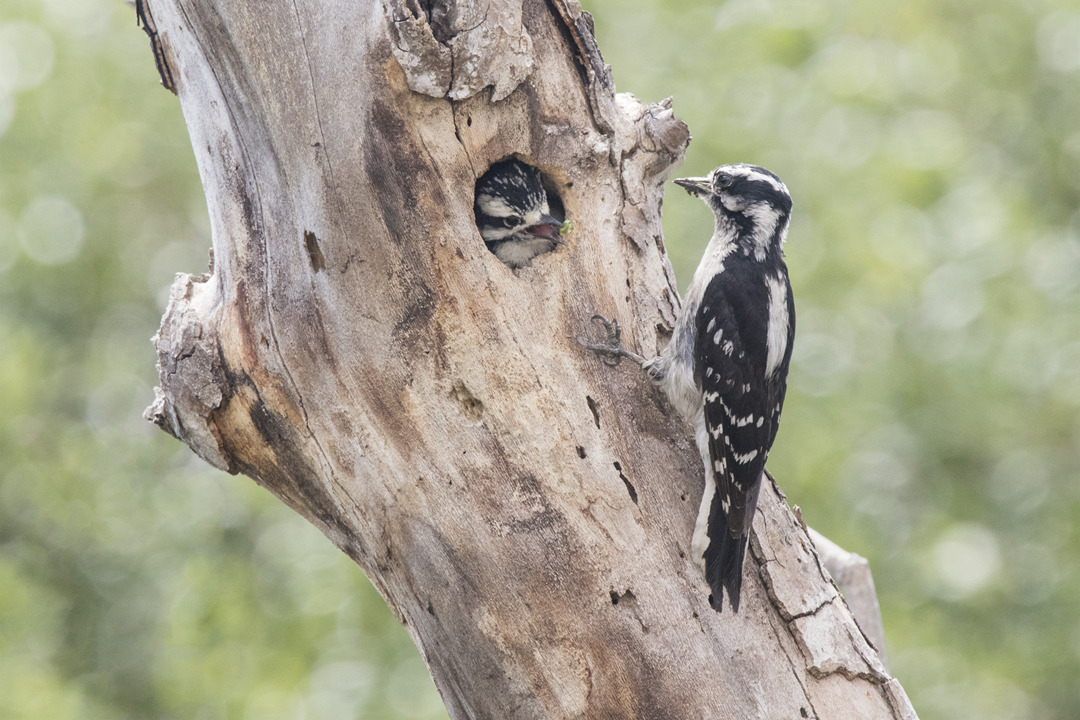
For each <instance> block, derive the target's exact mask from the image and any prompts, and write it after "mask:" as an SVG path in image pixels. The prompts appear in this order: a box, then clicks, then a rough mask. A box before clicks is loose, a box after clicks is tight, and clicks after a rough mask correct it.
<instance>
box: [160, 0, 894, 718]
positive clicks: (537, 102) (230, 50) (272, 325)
mask: <svg viewBox="0 0 1080 720" xmlns="http://www.w3.org/2000/svg"><path fill="white" fill-rule="evenodd" d="M139 10H140V14H141V17H142V18H143V19H144V21H145V23H146V27H147V31H148V33H149V34H150V36H151V41H152V44H153V47H154V49H155V56H156V58H157V61H158V67H159V70H160V71H161V73H162V77H163V80H164V82H165V83H166V85H167V86H169V87H171V88H172V89H174V91H175V92H176V93H177V94H178V95H179V97H180V101H181V104H182V107H183V111H184V116H185V118H186V120H187V125H188V128H189V130H190V133H191V139H192V145H193V146H194V150H195V154H196V156H197V159H198V164H199V170H200V173H201V175H202V180H203V185H204V188H205V191H206V195H207V200H208V204H209V208H210V217H211V224H212V228H213V245H214V258H215V263H214V267H213V269H212V272H211V273H210V274H209V275H206V276H203V277H198V278H196V277H191V276H181V277H179V278H178V280H177V282H176V284H175V285H174V286H173V291H172V298H171V301H170V304H169V309H168V311H167V313H166V315H165V317H164V319H163V321H162V326H161V330H160V332H159V335H158V337H157V346H158V350H159V354H160V371H161V389H160V390H159V393H158V398H157V401H156V402H155V405H154V406H153V407H152V408H150V410H149V411H148V414H149V416H150V417H151V418H152V419H153V420H154V421H155V422H157V423H158V424H159V425H160V426H161V427H162V428H164V429H165V430H166V431H168V432H170V433H172V434H173V435H175V436H176V437H178V438H180V439H181V440H183V441H184V442H186V443H187V444H188V445H190V446H191V448H192V449H193V450H195V452H197V453H198V454H199V455H200V456H202V457H203V458H205V459H206V460H207V461H209V462H210V463H211V464H213V465H215V466H217V467H219V468H222V469H225V470H228V471H229V472H232V473H243V474H245V475H248V476H250V477H252V478H254V479H255V480H256V481H257V482H259V483H260V484H262V485H264V486H265V487H267V488H269V489H270V490H271V491H272V492H273V493H275V494H276V495H277V496H278V497H280V498H281V499H282V500H283V501H285V502H286V503H288V504H289V505H290V506H291V507H292V508H293V509H295V510H296V511H297V512H299V513H301V514H302V515H303V516H304V517H306V518H307V519H309V520H310V521H311V522H312V523H314V524H315V525H317V526H318V527H319V528H320V529H321V530H322V531H323V532H324V533H326V535H327V536H328V537H329V538H330V539H331V540H333V542H335V543H336V544H337V545H338V546H339V547H340V548H341V549H342V550H344V551H345V552H346V553H348V554H349V556H350V557H351V558H353V560H355V561H356V563H357V564H358V565H359V566H360V567H361V568H363V570H364V572H366V573H367V575H368V576H369V577H370V578H371V580H372V582H374V584H375V586H376V587H377V588H378V589H379V590H380V592H381V593H382V594H383V596H384V597H385V598H386V601H387V602H388V603H389V605H390V607H391V608H393V610H394V611H395V612H396V613H397V615H398V617H399V618H400V619H401V622H403V623H404V624H405V625H406V627H407V628H408V629H409V632H410V633H411V634H412V637H413V639H414V640H415V642H416V644H417V646H418V647H419V648H420V651H421V652H422V653H423V656H424V658H425V660H426V661H427V663H428V666H429V667H430V669H431V673H432V675H433V676H434V679H435V683H436V685H437V686H438V688H439V690H440V692H441V693H442V696H443V698H444V700H445V702H446V706H447V708H448V709H449V712H450V715H451V717H453V718H455V719H457V718H620V719H622V718H649V719H656V718H679V719H686V718H739V719H740V720H741V719H743V718H803V717H811V718H813V717H819V718H859V719H860V720H865V719H866V718H911V717H914V713H913V712H912V710H911V707H910V705H909V703H908V702H907V699H906V697H905V696H904V693H903V690H902V689H901V688H900V686H899V684H898V683H896V681H894V680H891V679H890V678H889V677H888V676H887V674H886V673H885V671H884V670H883V668H882V667H881V665H880V663H879V662H878V660H877V658H876V656H875V654H874V651H873V649H872V648H871V647H870V646H869V644H868V643H867V642H866V641H865V639H864V637H863V635H862V633H861V632H860V631H859V629H858V628H857V626H856V625H855V623H854V622H853V620H852V617H851V615H850V613H849V611H848V609H847V606H846V605H845V603H844V602H843V600H842V599H841V598H840V596H839V595H838V593H837V591H836V589H835V587H834V586H833V585H832V583H831V582H830V581H829V580H828V579H827V576H826V574H825V573H824V572H823V571H822V570H821V568H820V565H819V562H818V560H817V558H816V556H815V554H814V550H813V546H812V544H811V543H810V541H809V540H808V539H807V535H806V533H805V530H804V528H803V527H802V526H801V524H800V523H799V522H798V521H797V520H796V519H795V518H794V516H793V515H792V514H791V513H790V512H789V511H788V509H787V506H786V504H785V502H784V497H783V495H782V494H781V493H780V492H779V491H778V490H777V489H776V488H775V486H772V485H770V486H768V487H767V488H766V490H765V492H763V493H762V498H761V503H760V510H761V511H760V512H759V514H758V518H757V521H756V523H755V536H754V539H753V545H752V558H753V559H752V560H750V561H748V563H747V565H748V568H747V570H746V573H747V575H746V581H745V583H744V587H743V604H742V610H741V612H740V613H739V614H733V613H731V612H724V613H723V614H719V613H717V612H715V611H714V610H712V609H711V608H710V606H709V603H708V600H707V597H708V588H707V586H706V584H705V582H704V579H703V577H702V573H701V571H700V570H699V569H698V568H697V567H696V566H695V565H693V564H692V563H691V562H690V561H689V560H688V559H687V557H686V555H687V548H688V545H689V542H690V536H691V531H692V527H693V522H694V516H695V512H696V509H697V504H698V499H699V498H700V495H701V492H702V484H703V481H702V471H701V467H700V460H699V456H698V454H697V452H696V451H695V449H694V447H693V441H692V439H691V434H690V432H689V430H688V428H687V426H686V425H685V424H684V423H683V421H682V420H681V419H679V418H678V417H676V416H674V414H673V413H672V412H671V410H670V408H669V407H668V405H667V404H666V402H665V400H664V398H662V397H661V396H660V394H659V393H658V392H657V391H656V390H655V389H654V388H653V387H652V386H651V385H650V384H649V383H648V382H647V380H646V379H645V377H644V376H643V374H642V373H640V372H638V371H636V369H634V368H630V367H623V368H619V369H612V368H609V367H607V366H605V365H603V364H602V363H600V362H598V361H597V359H596V358H595V357H594V356H593V355H592V354H591V353H588V352H585V351H583V350H582V349H581V348H579V347H578V345H577V344H576V342H575V341H574V339H573V338H574V336H575V335H578V334H581V333H582V332H583V329H584V328H586V327H587V325H588V322H589V318H590V316H591V315H592V314H593V313H594V312H598V313H603V314H605V315H607V316H609V317H611V316H614V317H618V318H619V319H621V320H622V322H623V325H624V327H625V328H626V335H625V338H624V341H625V343H626V345H627V346H628V347H631V348H634V349H637V350H639V351H641V352H643V353H645V354H647V355H651V354H653V353H655V352H656V351H658V350H659V349H660V348H661V347H663V345H664V343H665V342H666V339H667V333H668V332H669V331H670V328H671V326H672V324H673V322H674V319H675V317H676V314H677V313H678V304H679V300H678V293H677V291H676V287H675V282H674V278H673V276H672V272H671V268H670V265H669V264H668V262H667V259H666V256H665V253H664V246H663V240H662V237H661V229H660V201H661V197H662V187H663V185H662V184H663V181H664V180H665V179H666V178H667V177H668V175H669V174H670V173H671V172H672V170H673V169H674V167H675V166H676V165H678V164H679V162H680V161H681V160H682V157H683V151H684V149H685V147H686V144H687V142H688V140H689V134H688V131H687V128H686V126H685V125H683V124H682V123H681V122H680V121H679V120H677V119H676V118H675V117H674V115H673V114H672V111H671V108H670V103H667V102H665V103H658V104H654V105H649V106H642V105H641V104H639V103H638V102H637V100H635V99H634V98H633V97H631V96H627V95H615V94H614V88H613V86H612V81H611V76H610V74H609V70H608V68H607V67H606V66H605V65H604V63H603V60H602V58H601V57H600V53H599V52H598V50H597V48H596V44H595V41H594V39H593V34H592V27H591V18H590V17H589V16H588V15H587V14H585V13H583V12H582V11H581V9H580V7H579V6H578V4H577V2H576V0H548V1H547V2H541V1H540V0H528V1H527V2H523V1H522V0H488V1H485V0H462V1H461V2H457V3H454V2H453V1H452V0H435V2H430V1H428V2H418V1H417V0H383V1H382V2H318V3H296V2H294V3H264V2H257V3H254V2H246V1H244V0H152V2H150V3H149V4H147V3H145V2H143V0H140V3H139ZM510 155H516V156H517V157H519V158H521V159H524V160H526V161H528V162H530V163H532V164H533V165H535V166H537V167H539V168H541V169H542V171H543V172H544V174H545V177H546V178H547V181H548V182H549V184H550V185H551V189H552V190H554V191H555V192H557V194H558V195H559V196H560V198H561V200H562V203H563V205H564V206H565V209H566V214H567V216H568V217H569V219H570V220H571V221H572V222H573V225H574V228H575V229H574V231H573V233H572V234H571V235H570V236H569V238H568V239H569V244H568V247H565V248H560V249H559V250H558V251H557V252H554V253H551V254H547V255H543V256H541V257H540V258H538V259H537V260H535V261H534V262H533V266H532V267H530V268H525V269H522V270H519V271H512V270H510V269H508V268H507V267H506V266H504V265H503V264H502V263H500V262H499V261H498V259H496V258H495V256H494V255H492V254H491V253H490V252H489V251H488V250H487V248H486V247H485V245H484V243H483V242H482V241H481V238H480V236H479V235H478V233H477V228H476V224H475V219H474V217H473V211H472V205H473V188H474V184H475V182H476V179H477V177H478V176H479V175H480V174H482V173H483V172H484V171H485V170H486V169H487V168H488V167H489V165H490V164H491V163H493V162H495V161H498V160H500V159H503V158H506V157H508V156H510Z"/></svg>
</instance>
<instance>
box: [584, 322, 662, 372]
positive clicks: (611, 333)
mask: <svg viewBox="0 0 1080 720" xmlns="http://www.w3.org/2000/svg"><path fill="white" fill-rule="evenodd" d="M591 320H592V321H593V322H599V323H600V324H601V325H603V326H604V330H605V331H606V332H607V338H606V341H605V342H603V343H590V342H586V341H585V340H583V339H582V338H578V339H577V341H578V343H580V344H581V345H582V347H585V348H587V349H589V350H592V351H593V352H594V353H596V354H597V355H599V356H600V359H601V360H603V361H604V364H605V365H610V366H611V367H615V366H616V365H618V364H619V363H621V362H622V359H623V358H624V357H628V358H630V359H631V360H633V361H634V362H636V363H637V364H638V365H640V364H641V363H643V362H644V361H645V360H644V358H642V357H641V356H640V355H637V354H635V353H632V352H630V351H629V350H627V349H625V348H624V347H623V346H622V327H621V326H620V325H619V321H618V320H614V319H612V320H608V319H607V318H606V317H604V316H603V315H593V316H592V318H591Z"/></svg>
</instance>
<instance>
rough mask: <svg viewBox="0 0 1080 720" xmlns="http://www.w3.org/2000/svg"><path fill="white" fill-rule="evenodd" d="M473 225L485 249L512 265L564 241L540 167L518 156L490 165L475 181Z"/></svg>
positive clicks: (550, 249)
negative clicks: (538, 168)
mask: <svg viewBox="0 0 1080 720" xmlns="http://www.w3.org/2000/svg"><path fill="white" fill-rule="evenodd" d="M474 210H475V212H476V226H477V228H479V229H480V236H481V237H483V238H484V242H485V243H487V246H488V249H490V250H491V252H493V253H495V256H496V257H498V258H499V259H500V260H502V261H503V262H504V263H506V265H508V266H509V267H512V268H520V267H525V266H527V265H529V263H530V262H531V261H532V259H533V258H534V257H536V256H537V255H542V254H543V253H547V252H551V251H552V250H554V249H555V248H556V247H557V246H558V245H562V244H564V243H563V241H562V239H561V238H560V237H559V228H560V227H561V226H562V223H561V222H560V221H559V220H556V219H555V218H554V217H552V216H551V214H550V210H549V208H548V197H547V192H546V191H545V190H544V186H543V185H542V184H541V183H540V171H539V170H537V169H536V168H534V167H531V166H529V165H526V164H525V163H523V162H521V161H520V160H513V159H511V160H503V161H502V162H497V163H495V164H494V165H492V166H491V167H490V168H489V169H488V171H487V172H486V173H484V175H483V177H481V178H480V179H479V180H478V181H477V183H476V202H475V206H474Z"/></svg>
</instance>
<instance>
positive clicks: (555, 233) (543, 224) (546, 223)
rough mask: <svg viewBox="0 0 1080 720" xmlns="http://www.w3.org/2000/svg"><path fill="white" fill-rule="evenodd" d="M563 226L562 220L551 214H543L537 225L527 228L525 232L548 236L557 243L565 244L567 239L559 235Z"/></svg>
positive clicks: (543, 236)
mask: <svg viewBox="0 0 1080 720" xmlns="http://www.w3.org/2000/svg"><path fill="white" fill-rule="evenodd" d="M561 227H562V223H561V222H560V221H558V220H556V219H555V218H553V217H551V216H550V215H543V216H541V218H540V222H539V223H538V224H537V225H533V226H532V227H527V228H525V232H527V233H529V234H530V235H537V236H539V237H542V238H547V239H548V240H550V241H551V242H553V243H555V244H556V245H565V244H566V241H565V240H563V239H562V238H561V237H559V228H561Z"/></svg>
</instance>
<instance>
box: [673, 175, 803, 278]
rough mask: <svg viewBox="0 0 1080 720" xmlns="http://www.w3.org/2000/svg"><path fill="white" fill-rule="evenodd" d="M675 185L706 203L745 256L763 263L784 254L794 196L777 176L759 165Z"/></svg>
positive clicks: (687, 180)
mask: <svg viewBox="0 0 1080 720" xmlns="http://www.w3.org/2000/svg"><path fill="white" fill-rule="evenodd" d="M675 182H676V183H678V184H679V185H681V186H683V187H684V188H686V189H687V190H688V191H690V192H691V193H693V194H695V195H697V196H698V197H700V198H701V199H702V200H704V201H705V202H706V203H707V204H708V205H709V207H711V208H712V210H713V212H714V213H715V214H716V220H717V223H718V230H719V229H720V228H719V224H720V223H723V224H725V225H727V226H729V231H730V232H731V233H732V234H733V236H734V239H735V241H736V242H737V244H738V245H739V247H740V249H741V251H742V252H743V253H744V254H749V253H753V254H754V255H756V257H757V259H758V260H764V256H765V255H766V254H767V253H769V252H778V253H782V252H783V242H784V236H785V234H786V233H787V224H788V219H789V218H790V216H791V195H790V194H789V193H788V189H787V186H786V185H784V183H783V182H782V181H781V180H780V178H778V177H777V176H776V175H775V174H774V173H772V172H769V171H768V170H766V169H765V168H762V167H758V166H757V165H746V164H737V165H722V166H721V167H718V168H716V169H715V170H713V171H712V172H711V173H709V174H708V175H707V176H705V177H703V178H684V179H682V180H676V181H675Z"/></svg>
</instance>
